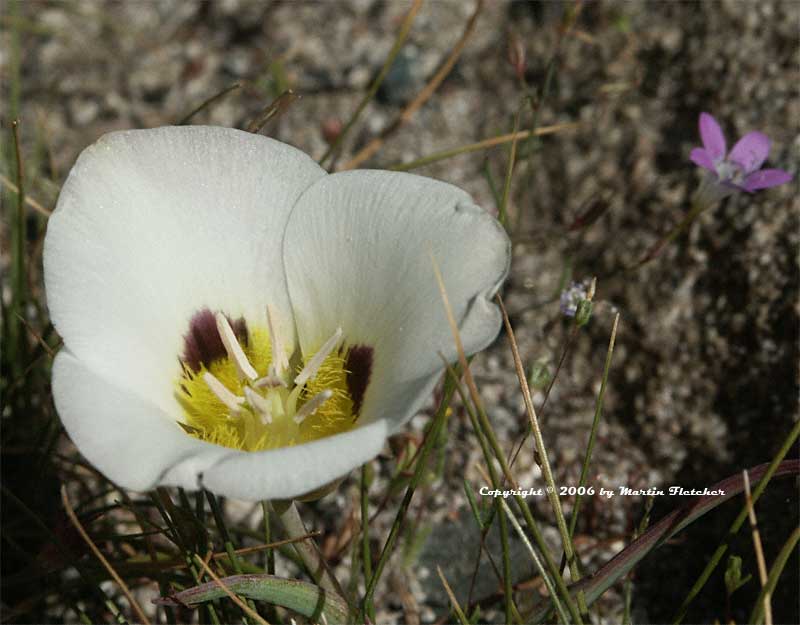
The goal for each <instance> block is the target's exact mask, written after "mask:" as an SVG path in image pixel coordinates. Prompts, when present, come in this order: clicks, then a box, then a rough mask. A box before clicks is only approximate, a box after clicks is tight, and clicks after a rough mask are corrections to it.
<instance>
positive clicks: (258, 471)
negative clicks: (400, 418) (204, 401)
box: [163, 420, 387, 501]
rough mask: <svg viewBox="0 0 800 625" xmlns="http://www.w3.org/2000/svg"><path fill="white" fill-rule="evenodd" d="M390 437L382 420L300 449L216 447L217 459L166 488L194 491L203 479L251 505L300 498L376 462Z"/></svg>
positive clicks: (193, 463) (202, 462)
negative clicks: (253, 502)
mask: <svg viewBox="0 0 800 625" xmlns="http://www.w3.org/2000/svg"><path fill="white" fill-rule="evenodd" d="M386 435H387V423H386V422H385V421H384V420H379V421H376V422H375V423H371V424H369V425H366V426H364V427H360V428H357V429H355V430H351V431H350V432H345V433H344V434H337V435H336V436H329V437H327V438H322V439H319V440H317V441H314V442H313V443H306V444H305V445H298V446H296V447H284V448H282V449H275V450H271V451H259V452H243V451H233V450H230V449H224V448H222V447H217V448H216V449H217V450H220V451H219V453H218V454H217V456H216V457H215V458H213V459H212V458H211V457H210V456H202V457H198V458H197V459H196V460H189V461H186V462H183V463H181V464H180V465H178V466H176V467H175V468H174V469H172V470H170V471H169V472H168V473H167V474H166V475H165V476H164V479H163V483H164V484H167V485H173V486H183V487H185V488H189V489H194V488H196V487H197V486H196V484H197V478H198V475H200V474H202V485H203V487H205V488H207V489H208V490H210V491H211V492H213V493H216V494H218V495H225V496H228V497H235V498H237V499H246V500H248V501H259V500H264V499H289V498H292V497H299V496H300V495H305V494H306V493H309V492H311V491H314V490H316V489H318V488H320V487H322V486H324V485H326V484H328V483H330V482H332V481H334V480H336V479H338V478H340V477H343V476H345V475H347V473H349V472H350V471H352V470H353V469H355V468H356V467H358V466H360V465H362V464H363V463H365V462H367V461H368V460H371V459H372V458H374V457H375V456H376V455H377V454H378V452H380V450H381V447H383V443H384V441H385V440H386Z"/></svg>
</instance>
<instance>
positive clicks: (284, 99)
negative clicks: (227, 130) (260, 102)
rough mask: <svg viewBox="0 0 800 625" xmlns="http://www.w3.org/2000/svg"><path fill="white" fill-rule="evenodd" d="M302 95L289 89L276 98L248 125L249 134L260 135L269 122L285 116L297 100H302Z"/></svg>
mask: <svg viewBox="0 0 800 625" xmlns="http://www.w3.org/2000/svg"><path fill="white" fill-rule="evenodd" d="M300 97H301V96H300V94H298V93H295V92H294V91H292V90H291V89H287V90H286V91H284V92H283V93H282V94H280V95H279V96H278V97H277V98H275V99H274V100H273V101H272V102H270V103H269V105H268V106H267V107H266V108H264V110H262V111H261V112H260V113H259V114H258V116H257V117H256V118H255V119H253V121H251V122H250V123H249V124H248V125H247V129H246V130H247V132H252V133H254V134H258V133H259V132H261V129H262V128H264V126H266V124H267V122H268V121H269V120H271V119H272V118H273V117H277V116H279V115H283V114H284V113H285V112H286V109H288V108H289V107H290V106H291V105H292V104H293V103H294V102H295V101H296V100H299V99H300Z"/></svg>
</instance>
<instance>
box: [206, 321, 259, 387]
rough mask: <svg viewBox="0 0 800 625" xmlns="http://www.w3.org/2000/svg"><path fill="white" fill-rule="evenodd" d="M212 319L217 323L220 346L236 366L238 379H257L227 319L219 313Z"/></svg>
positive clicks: (256, 374)
mask: <svg viewBox="0 0 800 625" xmlns="http://www.w3.org/2000/svg"><path fill="white" fill-rule="evenodd" d="M214 319H215V320H216V322H217V332H219V338H221V339H222V344H223V345H224V346H225V351H226V352H228V357H229V358H230V359H231V360H232V361H233V363H234V364H235V365H236V370H237V371H238V372H239V377H240V378H245V377H246V378H249V379H251V380H255V379H256V378H257V377H258V373H257V372H256V370H255V369H254V368H253V365H251V364H250V362H249V361H248V360H247V356H245V355H244V350H242V346H241V345H239V341H238V340H237V338H236V334H234V332H233V328H231V324H230V323H228V318H227V317H226V316H225V315H223V314H222V313H221V312H218V313H217V314H216V315H214Z"/></svg>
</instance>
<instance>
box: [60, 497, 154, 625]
mask: <svg viewBox="0 0 800 625" xmlns="http://www.w3.org/2000/svg"><path fill="white" fill-rule="evenodd" d="M61 501H62V503H63V504H64V511H65V512H66V513H67V517H69V520H70V522H71V523H72V525H74V526H75V529H76V530H78V533H79V534H80V535H81V538H83V540H84V541H86V544H87V545H89V548H90V549H91V550H92V553H94V555H95V556H96V557H97V559H98V560H100V563H101V564H102V565H103V567H105V569H106V570H107V571H108V573H109V575H111V577H112V578H113V579H114V581H115V582H116V583H117V585H118V586H119V587H120V590H122V594H124V595H125V598H126V599H127V600H128V603H130V606H131V609H132V610H133V611H134V612H135V613H136V617H137V618H138V619H139V622H140V623H145V625H149V623H150V621H149V619H148V618H147V616H145V613H144V610H142V608H141V606H140V605H139V604H138V603H137V602H136V599H134V598H133V594H132V593H131V591H130V588H128V586H127V584H125V582H124V581H122V578H121V577H120V576H119V574H118V573H117V572H116V571H115V570H114V567H113V566H111V564H110V563H109V561H108V560H106V558H105V556H104V555H103V554H102V553H100V550H99V549H98V548H97V545H95V544H94V542H92V539H91V538H89V534H87V533H86V530H85V529H83V525H81V522H80V521H79V520H78V516H77V515H76V514H75V510H73V508H72V504H71V503H70V501H69V495H67V487H66V486H64V485H62V486H61Z"/></svg>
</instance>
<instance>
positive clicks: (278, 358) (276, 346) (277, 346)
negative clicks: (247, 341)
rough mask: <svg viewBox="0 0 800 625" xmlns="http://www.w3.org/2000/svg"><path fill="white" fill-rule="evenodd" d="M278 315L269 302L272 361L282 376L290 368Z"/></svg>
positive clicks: (268, 315) (268, 321)
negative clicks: (279, 330)
mask: <svg viewBox="0 0 800 625" xmlns="http://www.w3.org/2000/svg"><path fill="white" fill-rule="evenodd" d="M277 317H278V315H277V313H276V312H275V309H274V308H273V307H272V306H271V305H269V304H267V327H268V329H269V340H270V341H272V362H273V363H274V366H275V373H276V374H277V375H279V376H280V375H282V374H283V372H284V371H286V370H287V369H288V368H289V359H288V358H287V357H286V349H285V348H284V346H283V341H282V340H281V335H280V334H279V333H278V318H277Z"/></svg>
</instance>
